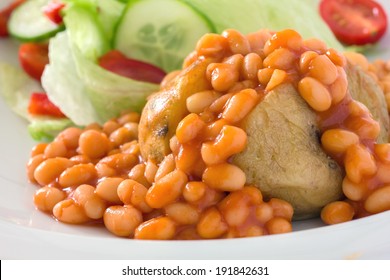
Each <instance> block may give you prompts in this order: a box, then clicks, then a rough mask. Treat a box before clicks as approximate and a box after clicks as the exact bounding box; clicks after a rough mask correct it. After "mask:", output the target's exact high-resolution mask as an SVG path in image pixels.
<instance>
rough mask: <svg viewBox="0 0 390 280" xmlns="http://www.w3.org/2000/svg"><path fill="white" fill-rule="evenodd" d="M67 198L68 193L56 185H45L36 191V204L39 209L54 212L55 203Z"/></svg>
mask: <svg viewBox="0 0 390 280" xmlns="http://www.w3.org/2000/svg"><path fill="white" fill-rule="evenodd" d="M65 198H66V194H65V193H64V192H63V191H61V190H59V189H57V188H55V187H49V186H44V187H42V188H40V189H39V190H37V191H36V192H35V194H34V204H35V206H36V207H37V208H38V209H39V210H41V211H44V212H49V213H52V211H53V208H54V205H56V204H57V203H58V202H60V201H62V200H64V199H65Z"/></svg>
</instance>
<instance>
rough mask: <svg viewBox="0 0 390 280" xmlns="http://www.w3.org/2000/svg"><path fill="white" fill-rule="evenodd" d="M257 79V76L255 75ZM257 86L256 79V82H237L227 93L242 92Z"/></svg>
mask: <svg viewBox="0 0 390 280" xmlns="http://www.w3.org/2000/svg"><path fill="white" fill-rule="evenodd" d="M256 77H257V74H256ZM257 86H258V82H257V79H256V80H243V81H239V82H237V83H236V84H235V85H234V86H232V87H231V88H230V89H229V90H228V93H237V92H239V91H242V90H244V89H247V88H253V89H254V88H255V87H257Z"/></svg>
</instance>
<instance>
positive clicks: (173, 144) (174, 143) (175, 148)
mask: <svg viewBox="0 0 390 280" xmlns="http://www.w3.org/2000/svg"><path fill="white" fill-rule="evenodd" d="M180 146H181V144H180V143H179V140H177V137H176V135H174V136H172V138H171V139H169V149H171V151H172V153H173V154H174V155H177V154H178V153H179V150H180Z"/></svg>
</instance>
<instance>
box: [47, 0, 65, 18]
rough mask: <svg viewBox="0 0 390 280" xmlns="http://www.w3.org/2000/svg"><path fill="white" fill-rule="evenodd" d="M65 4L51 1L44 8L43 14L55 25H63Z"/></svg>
mask: <svg viewBox="0 0 390 280" xmlns="http://www.w3.org/2000/svg"><path fill="white" fill-rule="evenodd" d="M64 7H65V4H64V3H62V2H60V1H51V2H50V3H48V4H47V5H46V6H45V7H44V8H43V13H44V14H45V16H47V17H48V18H49V19H50V20H51V21H52V22H54V23H55V24H62V15H61V11H62V9H63V8H64Z"/></svg>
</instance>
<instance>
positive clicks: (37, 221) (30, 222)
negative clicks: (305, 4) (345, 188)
mask: <svg viewBox="0 0 390 280" xmlns="http://www.w3.org/2000/svg"><path fill="white" fill-rule="evenodd" d="M6 2H9V1H8V0H7V1H4V0H3V1H1V3H0V8H1V7H2V6H5V4H6ZM380 2H382V3H383V4H384V5H385V6H386V9H387V11H389V14H390V3H389V2H388V1H387V0H382V1H380ZM389 45H390V34H389V33H388V34H386V37H385V38H384V39H383V40H382V42H381V43H380V44H379V45H378V46H377V47H376V48H375V51H374V52H372V53H371V54H370V55H371V57H372V58H373V59H374V58H377V57H382V58H384V57H387V58H390V50H388V49H387V47H386V46H389ZM16 50H17V44H16V43H15V42H11V41H4V40H2V41H0V60H1V61H8V62H11V63H17V60H16ZM0 128H1V131H2V132H1V137H0V259H356V258H357V259H389V258H390V242H389V236H390V222H389V221H390V212H389V211H388V212H385V213H382V214H379V215H374V216H371V217H368V218H363V219H360V220H356V221H352V222H348V223H344V224H340V225H334V226H323V225H322V223H321V221H319V220H309V221H304V222H299V223H294V232H293V233H289V234H282V235H273V236H265V237H257V238H243V239H234V240H212V241H136V240H130V239H123V238H118V237H114V236H113V235H111V234H109V233H108V232H107V231H106V230H105V229H103V228H97V227H89V226H71V225H65V224H62V223H58V222H56V221H54V220H53V219H52V218H51V217H50V216H49V215H45V214H43V213H42V212H40V211H37V210H36V209H35V208H34V205H33V203H32V196H33V193H34V192H35V190H36V188H37V187H36V186H33V185H31V184H29V183H28V182H27V178H26V175H25V164H26V162H27V160H28V157H29V152H30V149H31V147H32V146H33V145H34V142H33V141H32V140H31V139H30V137H29V135H28V133H27V129H26V123H25V122H24V121H23V120H21V119H19V118H18V117H17V116H15V115H14V114H13V113H12V112H11V111H10V110H9V108H8V107H7V106H6V105H5V104H4V102H3V100H2V99H1V98H0Z"/></svg>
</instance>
